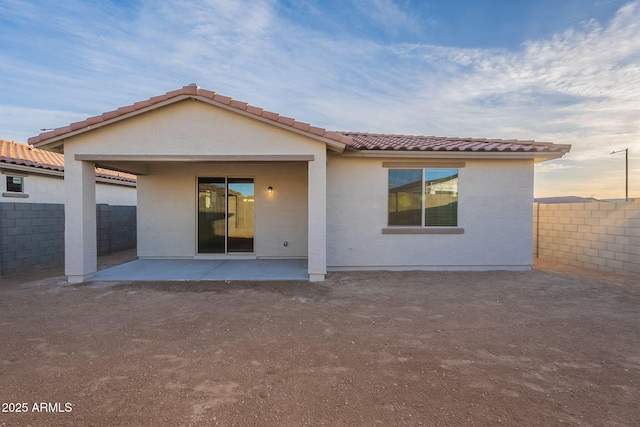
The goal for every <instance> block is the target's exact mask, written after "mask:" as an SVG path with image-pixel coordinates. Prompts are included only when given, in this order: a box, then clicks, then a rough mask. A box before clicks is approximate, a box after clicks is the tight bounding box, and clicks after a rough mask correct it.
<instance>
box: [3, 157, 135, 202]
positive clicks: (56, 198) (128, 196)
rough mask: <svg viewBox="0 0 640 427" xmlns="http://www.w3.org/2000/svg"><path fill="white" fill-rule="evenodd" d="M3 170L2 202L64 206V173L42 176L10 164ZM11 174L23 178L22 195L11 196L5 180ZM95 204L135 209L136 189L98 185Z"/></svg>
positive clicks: (114, 185) (106, 184)
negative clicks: (58, 204) (13, 167)
mask: <svg viewBox="0 0 640 427" xmlns="http://www.w3.org/2000/svg"><path fill="white" fill-rule="evenodd" d="M0 170H1V171H2V174H0V178H2V179H1V180H0V181H1V182H0V190H1V191H0V202H14V203H62V204H64V197H65V196H64V178H63V176H62V172H54V171H47V172H46V174H43V173H40V171H38V173H33V172H28V171H25V170H20V171H14V170H13V169H11V165H2V164H0ZM12 173H14V174H17V175H19V176H23V180H24V192H23V194H19V193H16V194H11V193H8V192H7V190H6V185H7V184H6V179H5V178H6V177H7V176H11V175H12ZM49 173H51V174H49ZM12 196H14V197H12ZM16 196H18V197H16ZM22 196H28V197H22ZM96 203H106V204H108V205H118V206H135V205H136V187H135V186H131V185H119V184H110V183H105V182H96Z"/></svg>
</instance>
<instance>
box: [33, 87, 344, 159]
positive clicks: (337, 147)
mask: <svg viewBox="0 0 640 427" xmlns="http://www.w3.org/2000/svg"><path fill="white" fill-rule="evenodd" d="M188 99H193V100H197V101H200V102H204V103H207V104H209V105H213V106H215V107H218V108H222V109H224V110H227V111H231V112H233V113H236V114H240V115H243V116H245V117H248V118H251V119H254V120H258V121H260V122H263V123H266V124H269V125H272V126H276V127H279V128H281V129H284V130H287V131H290V132H294V133H297V134H299V135H303V136H306V137H307V138H312V139H315V140H317V141H321V142H324V143H325V144H326V145H327V148H328V149H329V150H331V151H335V152H338V153H342V152H343V151H344V149H345V148H346V145H345V144H342V143H340V142H338V141H333V140H331V139H328V138H324V137H321V136H319V135H314V134H312V133H310V132H305V131H303V130H299V129H295V128H292V127H290V126H287V125H284V124H282V123H278V122H274V121H273V120H269V119H265V118H264V117H260V116H256V115H255V114H251V113H247V112H246V111H243V110H240V109H237V108H234V107H231V106H228V105H225V104H221V103H219V102H216V101H214V100H213V99H209V98H205V97H203V96H200V95H178V96H176V97H173V98H170V99H167V100H165V101H161V102H158V103H157V104H153V105H150V106H148V107H143V108H140V109H139V110H135V111H132V112H129V113H124V114H122V115H120V116H117V117H114V118H112V119H108V120H104V121H101V122H99V123H96V124H93V125H88V126H85V127H83V128H80V129H77V130H75V131H71V132H67V133H64V134H61V135H58V136H54V137H51V138H49V139H47V140H45V141H41V142H37V143H35V144H33V146H34V147H36V148H41V147H46V146H49V145H51V148H53V147H57V146H59V145H61V144H64V140H65V139H68V138H71V137H74V136H77V135H80V134H82V133H85V132H89V131H91V130H94V129H99V128H101V127H103V126H108V125H110V124H113V123H116V122H119V121H121V120H125V119H128V118H130V117H134V116H137V115H140V114H144V113H147V112H149V111H153V110H157V109H159V108H162V107H166V106H168V105H171V104H175V103H177V102H181V101H185V100H188ZM56 142H57V143H58V144H55V143H56Z"/></svg>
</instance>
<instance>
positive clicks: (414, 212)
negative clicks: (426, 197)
mask: <svg viewBox="0 0 640 427" xmlns="http://www.w3.org/2000/svg"><path fill="white" fill-rule="evenodd" d="M421 194H422V170H421V169H390V170H389V225H422V200H421V199H420V196H421Z"/></svg>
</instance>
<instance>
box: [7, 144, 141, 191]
mask: <svg viewBox="0 0 640 427" xmlns="http://www.w3.org/2000/svg"><path fill="white" fill-rule="evenodd" d="M2 163H7V164H12V165H20V166H29V167H33V168H38V169H45V170H51V171H58V172H64V155H63V154H60V153H54V152H53V151H48V150H40V149H39V148H35V147H32V146H30V145H26V144H20V143H17V142H14V141H8V140H6V139H0V164H2ZM96 177H98V178H105V179H110V180H115V181H125V182H136V176H135V175H131V174H128V173H123V172H116V171H112V170H109V169H104V168H96Z"/></svg>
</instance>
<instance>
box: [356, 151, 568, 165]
mask: <svg viewBox="0 0 640 427" xmlns="http://www.w3.org/2000/svg"><path fill="white" fill-rule="evenodd" d="M565 154H566V152H565V151H558V152H556V151H554V152H529V151H526V152H523V151H512V152H504V151H503V152H498V151H483V152H480V151H418V150H411V151H410V150H394V151H391V150H349V151H345V152H344V153H343V156H345V157H370V158H382V157H393V158H413V159H483V160H509V159H510V160H524V159H533V160H534V161H535V162H536V163H537V162H544V161H547V160H554V159H559V158H561V157H562V156H564V155H565Z"/></svg>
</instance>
